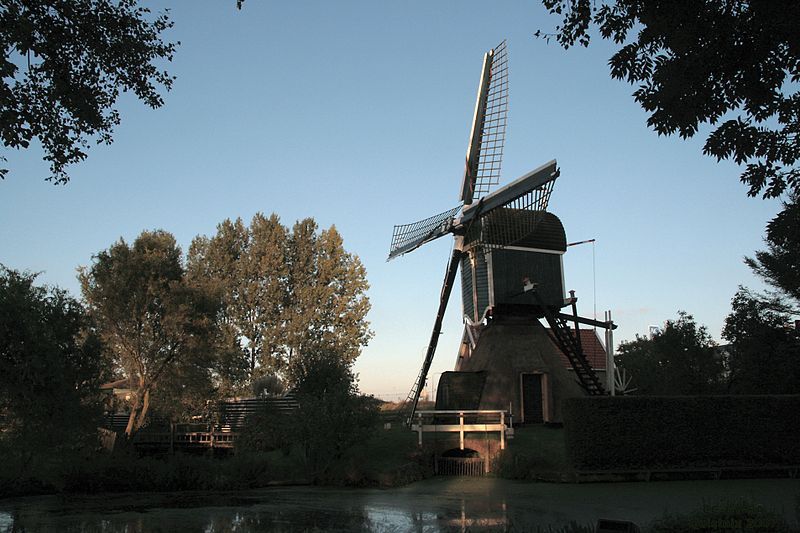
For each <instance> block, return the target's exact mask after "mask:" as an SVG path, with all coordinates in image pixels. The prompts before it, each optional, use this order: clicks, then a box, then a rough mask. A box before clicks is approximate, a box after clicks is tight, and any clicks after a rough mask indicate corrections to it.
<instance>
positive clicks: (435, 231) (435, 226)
mask: <svg viewBox="0 0 800 533" xmlns="http://www.w3.org/2000/svg"><path fill="white" fill-rule="evenodd" d="M460 210H461V206H458V207H454V208H452V209H448V210H447V211H444V212H442V213H439V214H438V215H433V216H432V217H428V218H425V219H423V220H418V221H417V222H412V223H411V224H400V225H397V226H395V227H394V230H393V231H392V244H391V246H390V247H389V259H388V260H391V259H394V258H395V257H397V256H398V255H403V254H405V253H408V252H410V251H412V250H416V249H417V248H419V247H420V246H422V245H423V244H425V243H426V242H428V241H432V240H434V239H438V238H439V237H441V236H442V235H446V234H447V233H449V232H450V230H451V229H452V228H453V217H454V216H456V214H457V213H458V212H459V211H460Z"/></svg>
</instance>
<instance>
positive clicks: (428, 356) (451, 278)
mask: <svg viewBox="0 0 800 533" xmlns="http://www.w3.org/2000/svg"><path fill="white" fill-rule="evenodd" d="M463 255H464V252H462V251H461V250H460V249H459V248H458V246H456V247H455V248H453V255H452V256H451V257H450V261H449V262H448V263H447V270H446V271H445V275H444V282H443V283H442V292H441V294H440V295H439V310H438V311H437V312H436V320H434V323H433V331H432V332H431V340H430V342H429V343H428V349H427V350H426V351H425V359H424V360H423V361H422V368H421V369H420V371H419V374H418V375H417V379H416V381H415V382H414V386H413V387H412V388H411V391H410V392H409V393H408V397H407V398H406V402H405V403H406V405H408V406H409V411H408V413H409V414H408V420H407V422H408V424H409V425H411V422H412V419H413V418H414V412H415V411H416V410H417V404H418V403H419V396H420V394H421V393H422V388H423V387H424V386H425V380H426V379H427V378H428V372H429V371H430V369H431V363H432V362H433V354H435V353H436V346H437V345H438V344H439V336H440V335H441V333H442V320H444V312H445V311H446V310H447V302H448V301H449V300H450V293H451V292H452V290H453V283H454V282H455V279H456V273H458V263H459V261H460V260H461V257H462V256H463Z"/></svg>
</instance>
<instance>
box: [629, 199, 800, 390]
mask: <svg viewBox="0 0 800 533" xmlns="http://www.w3.org/2000/svg"><path fill="white" fill-rule="evenodd" d="M765 243H766V249H765V250H761V251H758V252H756V254H755V257H754V258H746V259H745V262H746V263H747V264H748V265H749V266H750V268H751V269H752V270H753V272H754V273H755V274H756V275H757V276H759V277H760V278H761V279H762V280H763V281H764V282H765V283H766V284H767V285H768V286H769V287H770V290H768V291H766V292H765V293H763V294H762V293H754V292H753V291H750V290H748V289H747V288H744V287H739V290H738V291H737V292H736V294H735V296H734V297H733V300H732V301H731V312H730V314H729V315H728V316H727V318H726V319H725V326H724V328H723V331H722V337H723V339H724V340H725V341H726V342H727V344H724V345H722V346H717V345H716V343H714V342H713V341H712V339H711V337H710V336H709V334H708V332H707V331H706V329H705V327H703V326H698V325H697V324H696V323H695V321H694V319H693V318H692V316H691V315H689V314H687V313H679V315H678V318H677V319H676V320H669V321H667V322H666V324H665V326H664V328H663V330H662V331H661V332H660V333H659V334H657V335H655V336H654V337H653V338H651V339H647V338H642V337H637V338H636V339H635V340H634V341H631V342H624V343H622V344H621V345H620V347H619V354H618V357H617V364H618V366H619V367H620V368H621V369H625V371H626V372H627V373H628V375H629V377H630V379H631V383H630V388H631V389H635V390H634V391H633V392H634V393H635V394H653V395H693V394H726V393H728V394H798V393H800V326H799V325H798V324H800V322H797V321H796V318H797V317H798V315H800V208H798V206H797V204H796V203H792V204H787V205H786V206H785V209H784V211H783V212H781V213H780V214H779V215H778V216H777V217H776V218H775V220H773V221H772V222H771V223H770V225H769V227H768V229H767V235H766V238H765Z"/></svg>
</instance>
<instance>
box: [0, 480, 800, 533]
mask: <svg viewBox="0 0 800 533" xmlns="http://www.w3.org/2000/svg"><path fill="white" fill-rule="evenodd" d="M798 494H800V484H798V482H797V481H796V480H746V481H741V482H719V481H717V482H709V483H704V482H691V483H688V484H687V483H683V482H671V483H630V484H627V483H622V484H614V485H603V484H592V485H557V484H532V483H517V482H513V481H506V480H495V479H475V478H472V479H464V478H460V479H459V478H456V479H433V480H428V481H425V482H421V483H415V484H413V485H410V486H408V487H403V488H399V489H391V490H378V489H359V490H346V489H325V488H317V487H291V488H280V489H269V490H259V491H249V492H241V493H171V494H121V495H120V494H112V495H102V496H67V497H59V496H47V497H36V498H23V499H18V500H6V501H0V532H3V533H5V532H12V531H13V532H17V531H20V532H21V531H25V532H26V533H27V532H30V533H33V532H45V531H47V532H49V531H64V532H79V531H80V532H103V533H117V532H120V533H122V532H124V533H139V532H160V531H164V532H167V531H169V532H172V531H198V532H205V533H227V532H257V531H278V532H282V531H380V532H383V531H387V532H402V531H419V532H438V531H462V532H466V531H534V532H535V531H548V529H549V528H551V527H552V528H553V529H558V528H560V527H563V526H566V525H568V524H570V523H573V524H574V523H576V522H577V523H578V524H581V525H586V526H589V525H591V524H594V523H595V522H596V520H597V519H598V518H614V519H627V520H633V521H635V522H638V523H639V524H646V523H647V522H649V521H650V520H652V519H654V518H657V517H660V516H662V515H663V513H664V512H665V511H671V512H676V511H677V512H680V511H686V510H689V509H691V508H694V507H697V506H698V505H700V504H701V503H702V502H703V501H705V502H710V501H714V499H715V498H719V497H731V496H738V497H751V498H753V499H754V500H756V501H762V503H765V504H767V503H770V504H771V505H769V506H770V507H772V508H774V509H776V510H779V511H780V510H781V508H783V509H784V510H786V509H794V508H795V501H794V499H795V498H796V497H797V495H798ZM787 518H789V519H790V520H791V521H793V522H794V521H795V520H796V517H794V516H791V517H787ZM587 530H588V529H587ZM575 531H577V529H575Z"/></svg>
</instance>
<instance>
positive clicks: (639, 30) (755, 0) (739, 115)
mask: <svg viewBox="0 0 800 533" xmlns="http://www.w3.org/2000/svg"><path fill="white" fill-rule="evenodd" d="M543 4H544V6H545V7H546V8H547V9H548V10H549V11H550V12H551V13H555V14H558V15H560V16H561V17H562V23H561V25H560V26H558V27H557V28H556V33H555V38H556V40H557V41H558V43H559V44H560V45H561V46H563V47H564V48H569V47H570V46H573V45H574V44H575V43H578V44H581V45H583V46H588V45H589V42H590V39H591V37H590V28H591V27H592V26H593V25H594V26H596V27H597V28H598V29H599V32H600V36H601V37H602V38H603V39H611V40H613V41H614V43H616V44H617V45H619V46H620V48H619V50H618V51H617V52H616V53H615V54H614V55H613V56H612V57H611V59H610V60H609V65H610V67H611V76H612V77H613V78H615V79H624V80H627V81H628V82H629V83H631V84H637V83H638V84H639V87H638V89H637V90H636V91H635V92H634V93H633V97H634V99H635V100H636V102H637V103H639V104H640V105H641V106H642V108H643V109H644V110H645V111H647V112H648V113H649V114H650V116H649V118H648V120H647V124H648V125H649V126H650V127H652V128H653V129H655V131H656V132H657V133H658V134H659V135H672V134H674V133H678V134H679V135H680V136H681V137H683V138H688V137H692V136H694V135H695V134H696V133H697V132H698V129H699V126H700V125H701V124H710V125H712V126H714V129H713V131H712V132H711V133H710V134H709V136H708V138H707V139H706V142H705V146H704V148H703V151H704V153H705V154H707V155H711V156H713V157H716V158H717V159H718V160H721V159H733V160H734V161H736V163H738V164H746V167H745V170H744V172H743V173H742V174H741V180H742V182H744V183H745V184H747V185H748V186H749V195H751V196H756V195H758V194H763V196H764V197H778V196H780V195H781V194H782V193H783V192H784V191H787V190H789V191H792V190H794V191H798V190H800V167H798V165H797V162H798V157H800V144H799V143H798V134H800V91H799V90H798V88H797V85H796V84H797V82H798V81H800V32H798V31H797V21H798V20H800V3H798V2H770V1H761V0H699V1H695V2H684V3H682V4H681V5H680V6H676V5H674V4H673V3H671V2H662V1H658V0H613V1H610V2H600V3H599V5H598V3H596V2H595V1H594V0H543ZM541 35H543V34H542V32H541V31H539V32H537V36H541ZM544 35H545V36H546V37H550V35H548V34H544Z"/></svg>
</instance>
